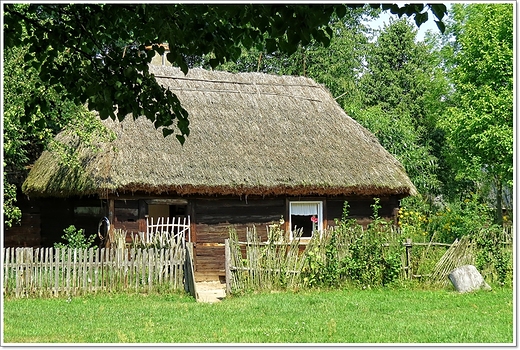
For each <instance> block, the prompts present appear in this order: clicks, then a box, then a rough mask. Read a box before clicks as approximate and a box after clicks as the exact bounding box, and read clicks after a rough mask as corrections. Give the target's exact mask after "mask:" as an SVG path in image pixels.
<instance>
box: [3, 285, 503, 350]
mask: <svg viewBox="0 0 520 350" xmlns="http://www.w3.org/2000/svg"><path fill="white" fill-rule="evenodd" d="M3 322H4V339H3V341H4V343H512V342H513V291H512V289H511V288H497V289H495V290H493V291H490V292H484V291H481V292H477V293H470V294H459V293H457V292H455V291H451V290H435V291H434V290H409V289H404V288H403V289H376V290H359V289H348V290H334V291H305V292H298V293H293V292H282V293H264V294H253V295H245V296H235V297H230V298H227V299H225V300H223V301H222V302H220V303H215V304H204V303H197V302H195V301H194V299H192V298H191V297H188V296H185V295H180V294H174V295H172V294H169V295H158V294H155V295H145V294H143V295H138V294H133V295H130V294H112V295H107V294H105V295H97V296H84V297H75V298H72V299H71V300H67V299H63V298H56V299H7V300H4V320H3Z"/></svg>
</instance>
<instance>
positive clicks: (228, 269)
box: [224, 238, 231, 295]
mask: <svg viewBox="0 0 520 350" xmlns="http://www.w3.org/2000/svg"><path fill="white" fill-rule="evenodd" d="M224 243H225V257H226V262H225V266H226V295H227V294H231V250H230V249H231V248H230V246H229V238H226V240H225V241H224Z"/></svg>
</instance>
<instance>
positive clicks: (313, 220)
mask: <svg viewBox="0 0 520 350" xmlns="http://www.w3.org/2000/svg"><path fill="white" fill-rule="evenodd" d="M311 221H312V222H313V223H315V224H317V223H318V218H317V217H316V216H314V215H313V216H311Z"/></svg>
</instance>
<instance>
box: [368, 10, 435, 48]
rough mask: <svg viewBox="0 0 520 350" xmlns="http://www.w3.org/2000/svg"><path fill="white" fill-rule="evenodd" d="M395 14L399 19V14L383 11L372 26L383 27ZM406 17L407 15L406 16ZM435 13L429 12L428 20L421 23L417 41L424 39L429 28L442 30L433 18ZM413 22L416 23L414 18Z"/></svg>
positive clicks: (371, 23)
mask: <svg viewBox="0 0 520 350" xmlns="http://www.w3.org/2000/svg"><path fill="white" fill-rule="evenodd" d="M391 16H393V17H394V18H395V19H398V18H399V17H398V16H397V15H393V14H391V13H390V11H383V12H382V13H381V15H380V16H379V18H378V19H376V20H374V21H372V22H370V23H369V24H370V26H371V27H372V28H373V29H383V27H384V25H385V24H386V25H387V24H388V23H389V21H390V17H391ZM405 17H406V16H405ZM433 18H434V15H433V13H431V12H430V13H428V21H427V22H426V23H423V24H421V27H420V28H419V30H418V32H417V41H423V40H424V35H425V34H426V32H427V31H428V30H433V31H434V32H440V31H439V29H438V28H437V24H435V21H434V20H433ZM412 22H413V23H414V24H415V22H414V21H413V20H412Z"/></svg>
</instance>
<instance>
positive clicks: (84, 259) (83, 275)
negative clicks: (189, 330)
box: [3, 245, 185, 297]
mask: <svg viewBox="0 0 520 350" xmlns="http://www.w3.org/2000/svg"><path fill="white" fill-rule="evenodd" d="M184 263H185V249H184V248H183V247H182V245H178V246H176V247H173V248H163V249H158V248H149V249H135V248H131V249H129V248H124V249H121V248H97V249H94V248H90V249H72V248H64V249H57V248H4V251H3V285H4V290H3V292H4V295H8V296H16V297H20V296H29V295H54V296H57V295H78V294H85V293H88V292H97V291H117V290H128V289H134V290H136V291H138V290H148V291H151V290H153V289H154V288H165V289H168V290H181V289H183V288H185V287H184V284H183V280H184V272H183V266H184Z"/></svg>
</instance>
